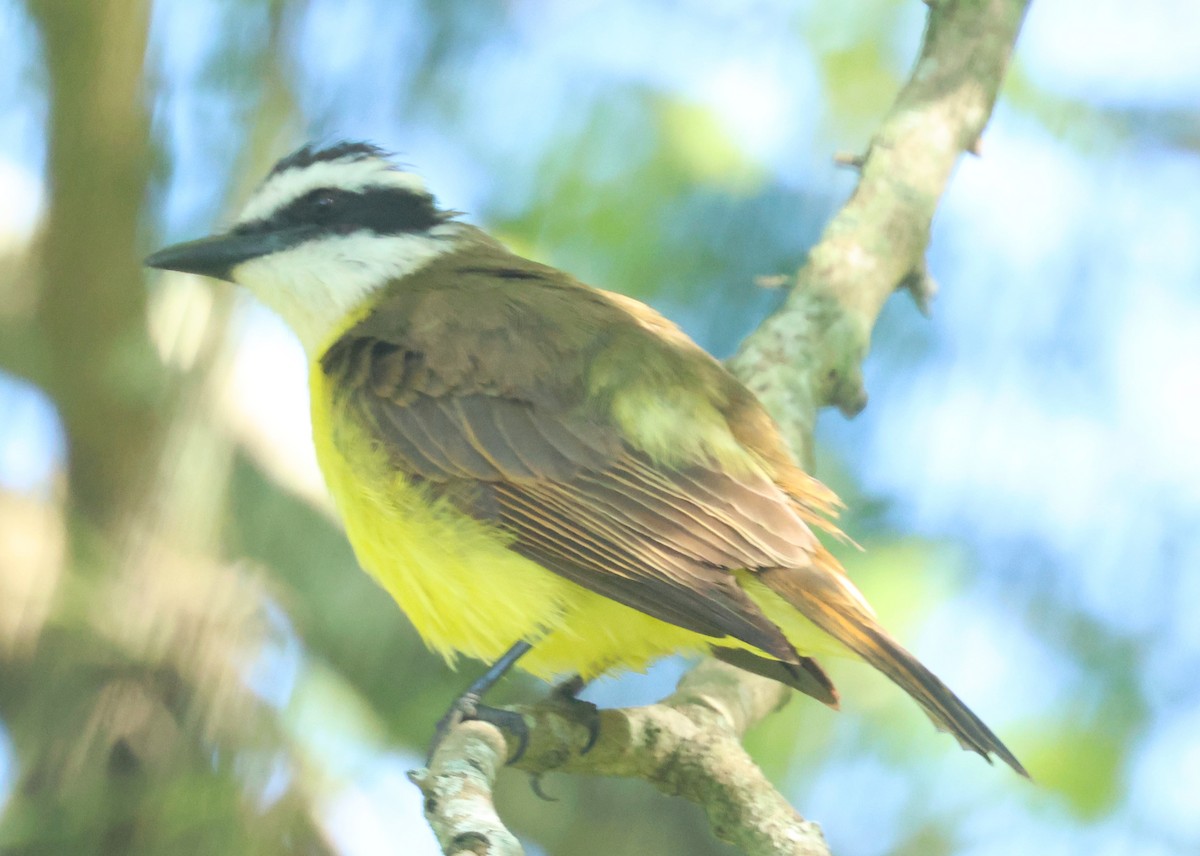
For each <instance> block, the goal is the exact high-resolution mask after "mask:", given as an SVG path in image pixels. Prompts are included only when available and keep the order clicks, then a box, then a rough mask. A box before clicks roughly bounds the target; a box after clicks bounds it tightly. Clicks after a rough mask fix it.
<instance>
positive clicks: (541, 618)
mask: <svg viewBox="0 0 1200 856" xmlns="http://www.w3.org/2000/svg"><path fill="white" fill-rule="evenodd" d="M146 264H147V265H149V266H151V267H156V268H163V269H166V270H176V271H186V272H190V273H195V274H203V275H206V276H212V277H217V278H220V279H224V280H229V281H231V282H235V283H239V284H241V285H244V286H246V287H247V288H249V289H250V291H252V292H253V293H254V294H255V295H257V297H258V298H259V299H260V300H262V301H263V302H264V303H265V304H266V305H268V306H269V307H271V308H272V309H274V310H275V311H276V312H278V313H279V314H280V315H281V316H282V317H283V319H284V320H285V321H286V322H287V323H288V324H289V325H290V326H291V328H292V329H293V330H294V331H295V333H296V335H297V336H298V337H299V338H300V341H301V342H302V343H303V345H304V348H305V350H306V352H307V355H308V358H309V360H310V392H311V397H312V423H313V439H314V441H315V443H316V448H317V455H318V460H319V462H320V465H321V469H322V471H323V473H324V475H325V480H326V482H327V483H328V486H329V490H330V492H331V493H332V495H333V497H334V500H335V502H336V505H337V508H338V510H339V512H340V514H341V517H342V519H343V521H344V523H345V527H346V533H347V535H348V536H349V539H350V542H351V544H352V545H353V547H354V551H355V553H356V555H357V556H358V559H359V562H360V563H361V564H362V566H363V567H364V568H365V569H366V570H367V572H368V573H370V574H371V575H372V576H373V577H374V578H375V579H376V580H377V581H378V582H379V584H380V585H381V586H382V587H383V588H384V589H386V590H387V591H388V592H389V593H390V594H391V595H392V597H393V598H395V600H396V602H397V603H398V604H399V605H400V607H401V609H403V610H404V612H405V613H406V614H407V615H408V617H409V618H410V619H411V621H412V623H413V625H414V626H415V627H416V629H417V631H418V632H419V633H420V634H421V636H422V638H423V639H424V640H425V642H426V643H427V644H428V645H429V646H430V647H431V648H432V649H433V650H435V651H437V652H438V653H440V654H441V655H443V656H444V657H445V658H446V659H447V660H452V659H453V658H454V657H455V656H456V655H457V654H466V655H468V656H470V657H475V658H478V659H481V660H484V661H488V662H492V663H497V664H498V667H497V668H493V670H491V672H489V677H490V678H491V679H494V678H495V677H498V675H499V674H500V673H502V672H503V670H504V669H505V668H507V667H508V666H509V665H511V664H512V663H513V662H514V661H516V660H517V659H518V658H519V665H520V666H521V667H522V668H524V669H525V670H527V671H529V672H531V673H533V674H534V675H537V676H538V677H541V678H546V679H551V678H554V677H556V676H563V675H572V674H574V675H578V676H581V677H582V678H583V679H585V680H586V679H590V678H592V677H594V676H596V675H598V674H601V673H603V672H607V671H609V670H613V669H621V668H635V669H641V668H644V667H645V666H646V665H647V664H649V663H650V662H651V661H653V660H655V659H656V658H659V657H662V656H664V655H666V654H670V653H674V652H685V653H713V654H715V655H716V656H718V657H720V658H722V659H724V660H726V661H728V662H730V663H732V664H734V665H736V666H738V667H741V668H743V669H746V670H749V671H751V672H756V673H758V674H761V675H765V676H767V677H770V678H774V679H776V680H779V681H782V682H784V683H786V684H788V685H790V686H793V687H795V688H797V689H800V690H802V691H803V692H806V693H808V694H809V695H812V696H814V697H816V698H818V699H820V700H821V701H823V702H825V703H826V704H829V705H836V702H837V695H836V692H835V690H834V688H833V685H832V683H831V682H830V681H829V678H828V677H827V676H826V675H825V673H824V671H822V669H821V668H820V666H818V665H817V663H816V662H815V661H814V660H812V659H811V655H814V654H825V653H833V654H850V655H852V656H855V655H856V656H858V657H860V658H862V659H863V660H865V661H866V662H868V663H870V664H871V665H872V666H874V667H875V668H877V669H879V670H880V671H881V672H883V673H884V674H885V675H887V677H889V678H890V679H891V680H893V681H894V682H895V683H897V684H898V685H899V686H900V687H901V688H902V689H904V690H905V691H906V692H907V693H908V694H909V695H911V696H912V697H913V698H914V699H915V700H916V701H917V703H918V704H919V705H920V706H921V707H922V709H924V711H925V712H926V713H927V714H928V715H929V717H930V718H931V719H932V720H933V722H934V724H935V725H937V726H938V727H939V728H942V729H945V730H948V731H950V732H951V733H952V734H954V736H955V737H957V738H958V740H959V742H960V743H961V744H962V745H963V746H964V747H966V748H968V749H972V750H974V751H976V752H978V753H979V754H980V755H982V756H983V757H985V758H988V760H991V755H992V754H995V755H996V756H998V757H999V758H1001V759H1002V760H1003V761H1005V762H1006V763H1007V764H1009V765H1010V766H1011V767H1012V768H1013V769H1014V770H1016V771H1017V772H1019V773H1022V774H1025V770H1024V769H1023V768H1022V767H1021V765H1020V763H1019V762H1018V761H1017V759H1016V758H1015V757H1014V756H1013V754H1012V753H1011V752H1009V750H1008V749H1007V748H1006V747H1005V746H1004V744H1003V743H1001V742H1000V740H999V739H998V738H997V737H996V736H995V735H994V734H993V733H992V732H991V730H990V729H989V728H988V727H987V726H986V725H984V723H983V722H982V721H981V720H980V719H979V718H978V717H977V716H976V715H975V714H974V713H972V712H971V711H970V710H969V709H968V708H967V707H966V705H964V704H963V703H962V702H961V701H960V700H959V699H958V697H957V696H955V695H954V694H953V693H952V692H951V691H950V690H949V689H948V688H947V687H946V686H945V685H944V684H943V683H942V682H941V681H940V680H938V679H937V678H936V677H935V676H934V675H933V673H932V672H930V671H929V670H928V669H927V668H925V667H924V666H923V665H921V663H920V662H918V661H917V659H916V658H915V657H913V655H912V654H910V653H909V652H908V651H906V650H905V649H904V648H903V647H901V646H900V644H899V643H897V642H896V641H895V640H894V639H893V638H892V637H891V636H890V635H888V633H887V632H886V631H885V630H884V629H883V628H882V627H881V626H880V624H879V622H878V621H877V620H876V618H875V614H874V612H873V611H872V609H871V607H870V606H868V604H867V602H866V600H865V599H864V598H863V596H862V595H861V594H860V593H859V591H858V589H856V588H855V586H854V585H853V583H851V581H850V580H849V578H848V577H847V576H846V573H845V572H844V571H843V569H842V568H841V566H840V565H839V564H838V562H837V561H836V559H834V558H833V556H832V555H831V554H830V553H829V552H828V551H827V550H826V549H825V548H824V547H823V546H822V544H821V542H820V541H819V540H818V539H817V537H816V536H815V535H814V534H813V528H812V527H814V526H816V527H818V528H820V527H822V526H825V527H827V528H828V524H827V523H826V521H827V520H828V515H829V513H830V512H831V510H832V508H833V506H834V504H835V499H834V497H833V495H832V494H831V493H830V492H829V491H828V490H827V489H826V488H825V487H823V486H822V485H820V484H819V483H818V482H817V481H815V480H814V479H813V478H811V477H810V476H808V475H807V474H805V473H804V472H803V471H802V470H801V469H800V468H799V467H798V466H797V465H796V463H795V461H794V459H793V458H792V456H791V454H790V453H789V451H788V449H787V447H786V446H785V444H784V442H783V440H782V439H781V437H780V434H779V431H778V429H777V428H776V426H775V424H774V423H773V422H772V420H771V418H770V417H769V416H768V415H767V413H766V411H765V410H764V409H763V407H762V405H761V404H760V403H759V402H758V401H757V400H756V399H755V397H754V395H753V394H752V393H751V392H750V391H749V390H747V389H746V387H745V386H743V385H742V384H741V383H740V382H739V381H738V380H737V379H735V378H734V377H733V376H732V375H731V374H730V373H729V372H728V371H726V370H725V368H724V367H722V365H721V364H720V363H719V362H717V361H716V360H715V359H713V358H712V357H711V356H709V355H708V354H707V353H705V352H704V351H703V350H701V348H700V347H699V346H697V345H696V344H695V343H693V342H692V341H691V340H690V339H689V338H688V337H687V336H686V335H684V334H683V332H681V331H680V330H679V329H678V328H677V327H676V326H675V325H674V324H672V323H671V322H670V321H668V320H666V319H665V318H663V317H662V316H661V315H659V314H658V313H656V312H655V311H654V310H652V309H650V308H649V307H647V306H645V305H644V304H642V303H639V302H638V301H636V300H633V299H631V298H629V297H624V296H622V295H619V294H613V293H610V292H606V291H600V290H598V289H595V288H592V287H590V286H587V285H584V284H583V283H580V282H577V281H576V280H575V279H573V278H571V277H570V276H569V275H567V274H565V273H563V272H562V271H559V270H556V269H554V268H551V267H547V266H545V265H542V264H538V263H536V262H532V261H529V260H528V259H524V258H521V257H520V256H517V255H514V254H513V253H511V252H510V251H509V250H507V249H506V248H505V247H504V246H502V245H501V244H500V243H498V242H497V241H495V240H493V239H492V238H490V237H488V235H486V234H485V233H484V232H482V231H480V230H479V229H477V228H475V227H473V226H469V225H467V224H465V223H462V222H460V221H458V220H457V219H456V214H455V212H451V211H445V210H442V209H440V208H439V207H438V206H437V204H436V203H435V201H434V198H433V196H432V195H430V193H429V192H428V191H427V190H426V189H425V187H424V185H423V183H422V182H421V180H420V179H419V178H418V177H417V176H415V175H412V174H410V173H408V172H404V171H401V170H400V169H399V168H397V167H396V166H395V165H394V164H393V163H391V162H390V161H389V160H388V158H387V156H386V154H385V153H384V152H382V151H381V150H379V149H377V148H375V147H374V146H371V145H367V144H365V143H356V142H347V143H340V144H337V145H333V146H330V147H326V148H316V147H312V146H306V147H304V148H302V149H300V150H299V151H297V152H295V153H293V154H291V155H289V156H288V157H286V158H284V159H283V160H281V161H280V162H279V163H278V164H276V165H275V167H274V168H273V169H272V170H271V172H270V174H269V175H268V176H267V178H266V179H265V180H264V181H263V183H262V184H261V186H260V187H259V188H258V190H257V191H256V192H255V193H254V194H253V196H252V197H251V198H250V200H249V202H248V203H247V204H246V207H245V209H244V210H243V211H242V213H241V215H240V216H239V218H238V219H237V221H236V223H235V224H234V226H233V227H232V228H231V229H230V230H228V231H227V232H224V233H222V234H218V235H215V236H213V237H208V238H203V239H201V240H198V241H192V242H189V243H185V244H179V245H177V246H173V247H169V248H167V249H164V250H161V251H160V252H157V253H155V254H154V255H152V256H150V257H149V258H148V259H147V260H146ZM487 683H490V680H489V681H488V682H487ZM485 685H486V684H482V685H480V686H479V687H477V689H481V688H483V686H485Z"/></svg>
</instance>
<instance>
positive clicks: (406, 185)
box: [237, 156, 427, 223]
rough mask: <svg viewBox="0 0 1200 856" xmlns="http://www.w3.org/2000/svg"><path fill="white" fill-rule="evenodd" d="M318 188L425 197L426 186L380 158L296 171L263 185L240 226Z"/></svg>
mask: <svg viewBox="0 0 1200 856" xmlns="http://www.w3.org/2000/svg"><path fill="white" fill-rule="evenodd" d="M318 187H336V188H338V189H339V190H346V191H349V192H351V193H355V192H358V191H361V190H365V189H366V188H368V187H395V188H397V189H400V190H408V191H411V192H413V193H420V194H425V193H426V192H427V191H426V190H425V182H423V181H422V180H421V177H420V176H418V175H415V174H413V173H411V172H401V171H400V170H398V169H396V168H395V167H393V166H392V165H391V164H390V163H388V162H387V161H385V160H381V159H380V158H375V157H367V158H364V157H362V156H353V157H346V158H340V159H338V160H332V161H318V162H317V163H312V164H309V165H308V166H302V167H292V168H291V169H285V170H284V171H283V172H279V173H276V174H275V175H272V176H271V177H269V178H268V179H267V180H266V181H265V182H263V185H262V187H260V188H259V189H258V190H257V191H256V192H255V194H254V195H253V196H251V197H250V200H249V201H248V202H247V203H246V207H245V208H243V209H242V213H241V214H239V215H238V218H237V222H238V223H248V222H251V221H254V220H265V219H266V218H268V217H270V216H271V215H272V214H274V213H275V212H276V211H278V210H280V209H281V208H283V207H284V206H286V205H287V204H288V203H289V202H292V201H293V200H296V199H299V198H300V197H301V196H303V195H304V194H306V193H308V192H309V191H311V190H316V189H317V188H318Z"/></svg>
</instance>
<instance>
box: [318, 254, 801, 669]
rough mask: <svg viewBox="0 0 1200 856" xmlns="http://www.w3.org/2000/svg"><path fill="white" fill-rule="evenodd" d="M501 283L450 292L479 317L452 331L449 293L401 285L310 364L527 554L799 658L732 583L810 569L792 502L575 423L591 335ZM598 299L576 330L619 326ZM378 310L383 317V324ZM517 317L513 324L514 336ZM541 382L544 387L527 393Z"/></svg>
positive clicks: (411, 458) (590, 297)
mask: <svg viewBox="0 0 1200 856" xmlns="http://www.w3.org/2000/svg"><path fill="white" fill-rule="evenodd" d="M522 261H523V260H522ZM525 264H528V265H531V266H532V263H525ZM541 270H549V269H540V268H538V267H536V266H532V267H531V269H530V270H526V271H518V272H513V273H511V274H510V276H509V278H510V279H513V278H518V276H519V277H520V278H528V279H530V280H536V279H537V277H538V276H539V275H540V271H541ZM478 272H480V271H478V268H477V267H472V268H471V269H470V270H469V271H467V272H466V273H462V272H460V276H459V277H458V278H457V281H459V282H460V284H461V283H467V284H470V282H471V274H475V273H478ZM482 273H486V272H482ZM496 278H497V277H496V276H495V274H494V272H492V274H491V275H488V276H484V277H481V278H480V280H479V282H480V290H478V291H476V292H475V293H472V294H470V295H464V294H463V293H462V288H460V289H459V292H458V294H457V297H458V299H460V300H466V299H470V300H472V302H473V303H474V304H475V305H474V306H473V307H472V314H473V316H474V319H475V320H474V321H472V322H468V321H465V320H462V319H461V318H460V319H459V320H458V321H455V322H452V323H453V324H455V325H457V327H456V329H454V330H448V329H446V324H447V323H451V322H445V323H444V322H443V321H441V320H439V321H434V320H431V319H433V318H435V317H437V318H441V316H442V315H443V314H444V310H445V308H446V307H445V306H444V305H443V306H441V307H435V306H432V305H431V301H444V300H446V299H448V297H447V294H446V293H445V289H444V288H443V289H437V290H430V291H429V292H427V293H426V296H425V298H424V301H423V300H422V299H421V296H420V295H419V293H418V292H419V287H418V289H417V290H415V291H414V289H413V288H412V287H411V283H406V293H405V295H402V296H399V297H398V298H397V299H396V300H395V301H392V302H391V303H390V304H388V306H387V307H384V308H383V309H382V310H379V309H377V310H376V313H375V316H374V317H372V318H369V319H368V321H367V322H366V323H364V324H362V325H360V326H359V327H358V328H356V329H354V330H351V331H350V332H349V333H348V334H347V335H346V336H344V337H343V338H342V339H341V340H339V341H338V342H337V343H335V344H334V346H333V347H331V348H330V349H329V351H328V352H327V353H326V354H325V356H324V357H323V358H322V361H321V362H322V367H323V368H324V370H325V371H326V372H327V373H328V374H330V375H333V376H336V377H337V379H338V382H337V383H336V384H334V386H335V388H337V389H340V390H342V391H343V393H342V394H343V396H344V398H343V400H342V401H341V402H339V406H345V407H351V408H354V409H355V410H356V411H357V412H358V414H359V415H360V417H361V418H362V420H363V421H364V422H365V423H366V424H368V425H370V426H372V427H373V429H374V430H375V431H376V432H377V433H378V435H379V437H380V439H381V440H382V441H383V442H384V445H385V446H386V447H387V448H388V449H389V450H391V453H392V455H393V459H394V461H395V465H396V466H397V468H398V469H400V470H402V471H403V472H406V473H408V474H409V475H410V476H411V477H415V478H420V479H422V480H424V481H426V482H428V483H430V484H432V485H434V486H435V489H438V490H440V491H441V492H442V493H443V494H444V495H446V496H447V497H449V498H451V500H452V501H454V502H455V503H456V504H457V505H458V507H459V508H461V509H463V510H464V511H466V512H468V513H470V514H472V515H473V516H475V517H477V518H480V519H485V520H488V521H492V522H495V523H497V524H498V525H500V526H503V527H504V528H506V529H507V530H509V531H510V532H511V533H513V534H514V535H515V540H514V542H513V544H512V549H514V550H516V551H517V552H519V553H521V554H522V555H525V556H527V557H529V558H531V559H533V560H534V561H537V562H538V563H540V564H542V565H543V566H545V567H546V568H548V569H549V570H551V571H553V572H555V573H558V574H560V575H562V576H564V577H566V578H568V579H570V580H572V581H574V582H576V583H578V584H579V585H581V586H583V587H585V588H588V589H590V590H592V591H595V592H598V593H600V594H602V595H604V596H606V597H610V598H612V599H613V600H616V601H618V602H620V603H623V604H625V605H627V606H630V607H633V608H634V609H637V610H640V611H642V612H644V613H647V614H649V615H652V616H654V617H655V618H659V619H661V620H663V621H667V622H669V623H671V624H675V625H678V626H680V627H684V628H687V629H689V630H693V631H696V632H698V633H702V634H705V635H708V636H712V637H716V638H720V637H723V636H732V637H735V638H737V639H740V640H742V641H744V642H747V643H748V644H750V645H753V646H754V647H756V648H758V649H760V650H761V651H763V652H765V653H767V654H770V655H771V656H774V657H777V658H780V659H782V660H786V661H788V662H791V663H799V662H800V658H799V656H798V655H797V653H796V651H795V650H794V648H793V647H792V645H791V644H790V643H789V642H788V641H787V639H786V638H785V637H784V635H783V634H782V632H781V631H780V630H779V628H777V627H776V626H775V625H774V624H773V623H772V622H771V621H770V620H768V619H767V617H766V616H765V615H764V614H763V613H762V611H761V610H760V609H759V608H758V606H757V605H756V604H755V603H754V602H753V601H752V600H751V599H750V598H749V597H748V596H747V595H746V593H745V592H744V591H743V590H742V589H741V588H740V587H739V586H738V584H737V582H736V579H735V578H734V576H733V574H732V573H730V570H731V569H735V568H764V567H774V566H777V565H780V564H784V565H795V564H805V563H807V562H808V561H809V559H810V556H811V550H812V549H813V545H814V539H813V536H812V535H811V533H810V532H809V530H808V529H807V527H805V526H804V524H803V523H801V522H800V521H799V519H798V517H797V515H796V514H795V513H794V511H793V510H792V508H791V506H790V501H789V500H788V498H787V497H786V495H785V494H784V493H783V492H782V491H780V490H779V488H777V487H776V486H775V485H774V484H772V483H771V482H770V481H769V480H768V479H766V478H765V477H750V476H745V477H737V478H735V477H733V476H731V475H729V474H727V473H724V472H722V471H721V470H720V469H718V468H716V467H715V466H706V465H700V464H695V465H689V466H683V467H677V468H665V467H661V466H658V465H656V464H655V463H654V462H653V461H651V460H650V459H649V458H648V457H647V456H646V455H645V454H644V453H642V452H641V451H639V450H638V449H636V448H634V447H632V446H631V445H630V444H628V443H626V442H624V440H623V438H622V437H621V435H620V432H619V431H618V430H617V428H616V427H615V426H614V425H612V424H608V423H606V421H605V420H604V419H603V418H601V417H598V416H597V415H596V414H595V413H589V414H588V416H587V417H584V416H581V415H579V412H580V410H579V404H580V402H579V400H578V397H575V398H572V395H575V396H578V395H580V394H581V393H580V390H581V389H582V377H581V376H579V374H578V371H575V370H574V369H573V366H574V362H573V361H579V360H581V359H583V358H584V356H585V355H586V353H587V349H588V347H589V343H588V342H580V341H570V340H568V341H564V340H563V336H564V335H566V336H568V337H569V336H570V335H572V333H571V330H577V329H579V326H580V325H571V330H568V331H566V333H565V334H564V331H563V330H561V329H555V328H554V326H553V320H552V319H549V320H547V319H546V317H545V315H544V312H543V310H544V308H545V306H546V304H547V301H548V302H549V304H550V305H553V303H554V299H555V294H556V292H554V291H550V292H549V293H547V294H542V295H539V296H538V298H537V301H536V302H537V304H538V305H536V306H535V305H533V304H534V301H532V300H531V301H530V302H529V303H528V304H527V305H526V306H524V307H518V308H519V309H522V310H527V311H520V312H518V311H515V310H514V308H513V305H512V297H511V295H512V294H513V293H514V291H513V290H517V289H520V290H524V289H526V288H527V287H530V286H529V285H527V283H516V284H514V283H511V282H509V283H506V285H507V286H508V288H509V289H510V290H509V291H508V293H507V295H503V296H500V295H499V294H498V293H496V292H494V291H492V290H490V285H489V283H495V281H496ZM594 294H595V293H594V292H590V291H589V292H588V293H587V294H575V295H573V298H574V299H573V300H572V302H571V304H570V308H571V310H572V311H575V312H582V313H587V312H593V313H601V314H602V313H603V312H609V313H612V315H611V317H607V318H605V317H600V318H596V319H589V318H584V319H582V322H581V324H582V328H583V329H584V330H586V331H588V335H590V336H592V337H596V336H598V335H603V333H602V332H598V331H603V329H604V325H605V324H606V323H621V322H622V320H624V321H625V322H628V319H627V318H626V317H625V316H624V315H623V313H622V310H620V309H616V308H614V307H613V306H611V305H608V306H605V305H604V304H603V303H601V302H595V301H596V298H595V297H594ZM414 295H415V296H414ZM489 301H490V302H489ZM459 308H461V304H460V307H459ZM433 309H438V310H439V311H432V310H433ZM381 311H383V312H385V313H390V314H391V317H389V318H386V319H385V318H380V317H378V316H379V313H380V312H381ZM539 313H541V314H539ZM514 317H516V318H519V324H516V325H515V326H517V327H520V326H523V327H524V329H523V330H522V331H521V334H522V336H523V338H521V339H520V340H519V341H518V340H516V339H514V333H513V330H514V323H513V319H514ZM539 323H541V324H543V325H544V328H543V329H540V330H539V329H537V325H538V324H539ZM385 331H386V333H385ZM448 337H453V338H448ZM506 349H507V351H506ZM481 355H483V356H482V357H481ZM539 360H540V361H542V363H541V364H539V363H538V361H539ZM551 364H553V366H552V365H551ZM552 368H554V369H556V371H551V369H552ZM539 369H540V371H539ZM542 372H545V374H544V375H543V376H544V377H547V378H549V377H550V376H551V375H553V377H554V378H556V380H555V381H554V382H550V381H549V380H548V381H547V382H546V383H545V384H539V383H538V382H537V381H536V380H535V377H536V376H537V375H539V374H542ZM573 373H574V374H575V376H574V377H572V374H573ZM564 375H565V376H566V378H565V380H564Z"/></svg>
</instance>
